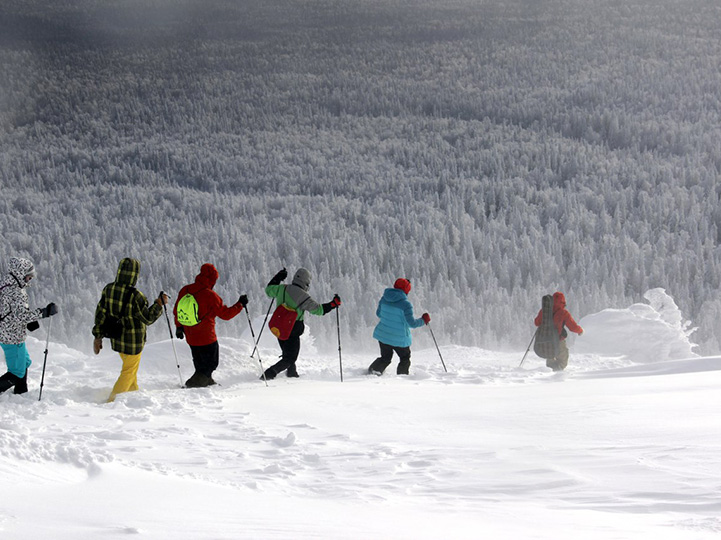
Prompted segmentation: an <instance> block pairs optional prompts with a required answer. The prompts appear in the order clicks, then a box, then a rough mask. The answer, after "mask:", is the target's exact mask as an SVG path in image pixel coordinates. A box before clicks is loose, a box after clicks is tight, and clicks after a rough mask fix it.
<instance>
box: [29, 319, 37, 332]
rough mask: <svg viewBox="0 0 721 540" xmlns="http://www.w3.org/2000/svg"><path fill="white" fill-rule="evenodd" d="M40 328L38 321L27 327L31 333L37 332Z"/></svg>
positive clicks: (30, 323)
mask: <svg viewBox="0 0 721 540" xmlns="http://www.w3.org/2000/svg"><path fill="white" fill-rule="evenodd" d="M38 328H40V323H39V322H38V321H33V322H29V323H28V325H27V329H28V330H29V331H30V332H35V330H37V329H38Z"/></svg>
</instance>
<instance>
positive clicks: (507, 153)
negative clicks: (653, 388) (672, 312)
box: [0, 0, 721, 354]
mask: <svg viewBox="0 0 721 540" xmlns="http://www.w3.org/2000/svg"><path fill="white" fill-rule="evenodd" d="M720 27H721V4H719V3H718V2H717V1H714V0H686V1H684V2H678V1H674V0H659V1H654V2H652V1H645V0H629V1H624V2H619V1H616V0H614V1H610V0H501V1H478V0H449V1H446V0H443V1H430V0H404V1H400V0H387V1H364V0H361V1H357V0H356V1H352V2H351V1H348V0H325V1H311V0H307V1H295V0H271V1H267V2H266V1H263V2H257V1H249V0H238V1H232V2H230V1H227V0H203V1H200V0H197V1H193V0H121V1H116V2H112V3H108V2H97V1H94V0H74V1H69V0H59V1H56V0H28V1H23V2H3V3H2V4H0V72H1V73H2V77H1V78H0V188H1V190H2V191H1V192H2V197H0V222H1V224H2V227H1V229H0V231H1V232H2V234H0V264H2V265H4V264H5V263H6V261H7V258H8V257H10V256H13V255H20V256H27V257H30V258H31V259H32V260H33V261H34V262H35V263H36V267H37V269H38V279H37V280H36V283H35V284H34V287H33V288H32V290H31V292H30V295H31V302H33V305H37V306H41V305H45V303H47V302H48V301H56V302H57V303H58V304H59V305H60V307H61V310H62V311H61V314H60V316H58V317H57V318H56V321H54V322H53V325H54V326H53V332H54V333H56V334H57V336H56V337H57V339H58V340H64V341H66V342H73V344H74V345H75V346H78V348H79V345H80V344H83V343H85V345H84V346H85V347H86V348H89V344H90V341H91V335H90V328H91V326H92V318H93V313H94V309H95V304H96V302H97V300H98V298H99V295H100V291H101V290H102V287H103V286H104V285H105V283H107V282H109V281H112V280H113V279H114V276H115V271H116V268H117V264H118V261H119V259H120V258H122V257H126V256H131V257H136V258H138V259H139V260H140V261H141V263H142V268H141V277H140V280H139V283H138V287H139V289H140V290H142V291H143V292H145V293H146V294H147V295H148V296H151V297H153V296H155V295H157V293H158V292H159V291H160V290H161V289H164V290H167V291H170V292H171V294H172V293H173V292H177V291H178V289H179V288H180V287H181V286H182V285H184V284H185V283H188V282H189V281H191V280H192V279H193V278H194V276H195V275H196V274H197V272H198V269H199V267H200V265H201V264H202V263H205V262H212V263H213V264H215V265H216V266H217V268H218V269H219V271H220V274H221V277H220V280H219V282H218V285H217V287H216V290H217V291H218V292H219V293H220V294H221V296H223V297H224V298H225V299H226V300H227V302H228V303H232V302H235V300H236V299H237V296H238V295H239V294H241V293H247V294H248V295H249V296H250V300H251V304H250V306H249V308H250V310H251V314H252V315H254V316H259V315H263V314H264V312H265V310H266V309H267V305H268V304H267V302H266V298H265V297H264V295H263V287H264V285H265V284H266V283H267V281H268V280H269V279H270V278H271V277H272V276H273V274H275V272H276V271H278V270H279V269H280V268H282V267H283V266H287V267H288V270H289V271H290V272H293V271H294V270H295V269H296V268H297V267H299V266H305V267H307V268H309V269H310V270H311V272H312V273H313V276H314V281H313V284H312V285H311V294H312V295H313V296H314V297H316V298H317V299H318V300H320V301H324V302H325V301H328V300H330V298H331V297H332V295H333V293H338V294H340V295H341V297H342V298H343V301H344V303H343V307H342V311H341V329H342V333H343V336H344V337H345V339H347V340H348V341H349V342H350V343H353V344H354V345H355V346H357V347H359V348H364V347H368V348H373V350H375V342H374V341H373V340H372V337H371V331H372V327H373V326H374V325H375V322H376V317H375V308H376V305H377V301H378V299H379V297H380V295H381V293H382V291H383V289H384V288H385V287H387V286H390V285H391V284H392V283H393V280H395V278H396V277H401V276H403V277H408V278H409V279H410V280H411V281H412V283H413V291H412V292H411V295H410V299H411V300H412V302H413V304H414V306H415V308H416V311H417V314H418V315H419V314H420V313H422V312H423V311H428V312H430V314H431V316H432V317H433V322H432V324H433V327H434V330H435V335H436V337H438V338H439V341H441V342H442V343H446V344H449V343H453V344H458V345H473V346H481V347H487V348H496V349H519V348H525V346H526V345H527V343H528V340H529V339H530V338H531V336H532V333H533V324H532V319H533V317H534V316H535V314H536V312H537V310H538V309H539V307H540V299H541V296H542V295H543V294H545V293H548V292H553V291H555V290H562V291H564V292H565V294H566V296H567V299H568V307H569V309H570V311H571V313H572V314H573V315H574V316H575V317H576V319H577V320H578V319H580V318H581V317H583V316H585V315H588V314H591V313H595V312H597V311H600V310H602V309H604V308H609V307H626V306H628V305H631V304H633V303H635V302H639V301H641V300H642V298H643V294H644V292H646V291H647V290H648V289H651V288H655V287H662V288H664V289H666V291H667V292H668V294H669V295H670V296H672V297H673V298H674V300H675V301H676V303H677V304H678V305H679V307H680V308H681V311H682V313H683V314H684V316H685V317H686V318H687V319H688V320H690V321H691V322H692V325H693V326H697V327H698V330H697V332H696V333H694V334H693V336H692V340H693V341H695V342H696V343H698V344H699V346H700V347H699V349H698V352H702V353H706V354H711V353H714V352H718V351H719V350H720V349H721V327H719V324H718V321H719V320H721V295H720V294H719V283H720V281H721V250H720V249H719V247H718V244H719V239H720V236H721V205H720V204H719V202H720V200H719V199H720V197H721V178H720V171H721V70H720V69H719V65H721V34H720V33H719V28H720ZM332 319H333V320H331V318H330V317H329V318H326V319H321V320H317V319H315V320H311V321H309V323H310V328H311V332H312V333H313V335H314V337H315V338H316V343H317V344H318V345H319V346H328V347H330V346H331V345H332V343H333V342H334V340H335V337H336V336H335V332H334V324H335V318H332ZM242 323H243V320H242V319H241V318H238V319H237V320H236V321H234V322H232V323H230V324H226V325H220V330H221V334H224V335H234V334H237V333H238V332H239V329H240V328H241V325H242ZM164 326H165V323H164V321H160V322H159V323H158V324H156V325H155V326H154V327H152V329H151V332H150V339H151V340H154V339H164V338H166V337H167V327H165V328H164ZM416 335H417V338H416V340H417V341H416V342H417V343H419V344H420V345H423V344H426V345H429V344H430V345H431V346H432V342H431V341H430V337H429V335H428V334H427V333H425V332H418V333H417V334H416Z"/></svg>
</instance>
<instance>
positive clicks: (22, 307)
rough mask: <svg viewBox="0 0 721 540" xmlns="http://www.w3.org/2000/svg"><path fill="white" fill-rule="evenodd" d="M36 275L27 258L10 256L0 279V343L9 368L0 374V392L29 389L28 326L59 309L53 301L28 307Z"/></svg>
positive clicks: (20, 392)
mask: <svg viewBox="0 0 721 540" xmlns="http://www.w3.org/2000/svg"><path fill="white" fill-rule="evenodd" d="M34 277H35V267H34V266H33V263H32V262H30V261H29V260H28V259H23V258H20V257H12V258H11V259H10V260H9V261H8V273H7V275H6V276H5V277H4V278H3V279H2V281H0V347H2V350H3V352H4V353H5V363H6V364H7V368H8V371H7V373H6V374H5V375H3V376H2V377H0V393H2V392H4V391H5V390H8V389H10V388H12V387H13V386H14V387H15V388H14V390H13V392H14V393H15V394H24V393H25V392H27V391H28V368H29V367H30V364H31V363H32V362H31V360H30V355H29V354H28V350H27V348H26V347H25V337H26V336H27V330H30V331H31V332H32V331H33V330H37V329H38V328H40V325H39V324H38V319H44V318H45V317H50V316H52V315H55V314H56V313H57V312H58V308H57V306H56V305H55V304H53V303H52V302H51V303H50V304H48V305H47V306H45V307H44V308H38V309H30V307H29V305H28V292H27V290H26V289H27V288H28V287H29V286H30V285H31V282H32V280H33V278H34Z"/></svg>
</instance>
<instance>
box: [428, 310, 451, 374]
mask: <svg viewBox="0 0 721 540" xmlns="http://www.w3.org/2000/svg"><path fill="white" fill-rule="evenodd" d="M428 330H430V331H431V337H432V338H433V343H435V344H436V350H437V351H438V356H440V357H441V364H443V370H444V371H445V372H446V373H448V370H447V369H446V363H445V362H444V361H443V355H442V354H441V348H440V347H439V346H438V342H437V341H436V336H434V335H433V328H431V323H430V321H429V322H428Z"/></svg>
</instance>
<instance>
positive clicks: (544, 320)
mask: <svg viewBox="0 0 721 540" xmlns="http://www.w3.org/2000/svg"><path fill="white" fill-rule="evenodd" d="M560 348H561V338H560V337H559V335H558V329H557V328H556V325H555V324H553V296H551V295H550V294H547V295H545V296H544V297H543V299H542V300H541V326H539V327H538V330H537V331H536V343H535V344H534V345H533V351H534V352H535V353H536V354H537V355H538V356H540V357H541V358H545V359H546V360H548V359H552V358H556V357H557V356H558V353H559V352H560Z"/></svg>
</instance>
